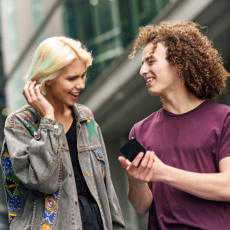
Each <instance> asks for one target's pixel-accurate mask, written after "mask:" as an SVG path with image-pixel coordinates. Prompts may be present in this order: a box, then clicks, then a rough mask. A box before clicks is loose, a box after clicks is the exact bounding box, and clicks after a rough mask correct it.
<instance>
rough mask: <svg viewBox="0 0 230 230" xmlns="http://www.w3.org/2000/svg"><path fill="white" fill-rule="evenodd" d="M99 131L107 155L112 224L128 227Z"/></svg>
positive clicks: (107, 180)
mask: <svg viewBox="0 0 230 230" xmlns="http://www.w3.org/2000/svg"><path fill="white" fill-rule="evenodd" d="M98 133H99V138H100V141H101V147H102V151H103V153H104V157H105V175H106V177H105V185H106V190H107V194H108V200H109V206H110V213H111V218H112V224H113V229H114V230H115V229H116V230H117V229H126V227H125V224H124V219H123V216H122V212H121V208H120V205H119V202H118V199H117V195H116V192H115V190H114V187H113V183H112V181H111V175H110V168H109V161H108V157H107V153H106V148H105V144H104V140H103V137H102V133H101V130H100V128H99V127H98Z"/></svg>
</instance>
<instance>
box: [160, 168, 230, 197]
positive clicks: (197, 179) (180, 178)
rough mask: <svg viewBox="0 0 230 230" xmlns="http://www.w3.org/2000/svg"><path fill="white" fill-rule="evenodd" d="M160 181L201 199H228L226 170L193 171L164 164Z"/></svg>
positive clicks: (229, 181) (229, 185) (229, 191)
mask: <svg viewBox="0 0 230 230" xmlns="http://www.w3.org/2000/svg"><path fill="white" fill-rule="evenodd" d="M162 182H164V183H166V184H168V185H171V186H173V187H174V188H177V189H179V190H182V191H184V192H187V193H189V194H192V195H194V196H197V197H200V198H203V199H207V200H215V201H230V177H229V173H228V172H221V173H209V174H208V173H194V172H189V171H184V170H181V169H177V168H173V167H170V166H166V170H165V175H164V179H162Z"/></svg>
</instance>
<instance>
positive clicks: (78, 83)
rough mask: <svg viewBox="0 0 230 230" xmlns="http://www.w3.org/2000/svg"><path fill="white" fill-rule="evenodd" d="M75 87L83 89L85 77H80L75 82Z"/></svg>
mask: <svg viewBox="0 0 230 230" xmlns="http://www.w3.org/2000/svg"><path fill="white" fill-rule="evenodd" d="M76 88H78V89H84V88H85V79H80V80H79V81H78V82H77V84H76Z"/></svg>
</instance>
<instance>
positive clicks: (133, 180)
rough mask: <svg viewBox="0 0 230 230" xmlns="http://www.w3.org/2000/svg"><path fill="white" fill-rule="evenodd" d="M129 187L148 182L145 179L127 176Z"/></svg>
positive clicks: (139, 185) (141, 185)
mask: <svg viewBox="0 0 230 230" xmlns="http://www.w3.org/2000/svg"><path fill="white" fill-rule="evenodd" d="M128 183H129V187H143V185H144V184H148V183H147V182H145V181H139V180H135V179H132V178H129V177H128Z"/></svg>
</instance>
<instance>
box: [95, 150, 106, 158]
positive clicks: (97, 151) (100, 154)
mask: <svg viewBox="0 0 230 230" xmlns="http://www.w3.org/2000/svg"><path fill="white" fill-rule="evenodd" d="M94 150H95V151H96V153H97V154H98V156H99V158H104V155H103V152H102V149H101V148H97V149H94Z"/></svg>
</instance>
